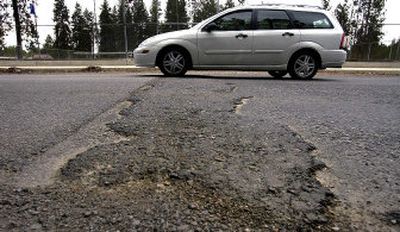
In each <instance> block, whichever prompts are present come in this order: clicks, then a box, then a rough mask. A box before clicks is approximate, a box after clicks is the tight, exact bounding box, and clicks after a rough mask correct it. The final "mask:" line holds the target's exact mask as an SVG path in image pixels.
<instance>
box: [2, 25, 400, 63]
mask: <svg viewBox="0 0 400 232" xmlns="http://www.w3.org/2000/svg"><path fill="white" fill-rule="evenodd" d="M194 25H195V23H189V24H187V23H162V24H151V23H150V24H145V25H144V24H126V36H125V33H124V32H125V25H123V24H112V25H103V27H102V30H103V31H100V30H99V29H97V32H96V33H94V31H96V30H95V28H93V29H92V28H89V29H88V31H89V32H90V33H88V34H91V35H93V34H95V35H96V36H95V38H93V36H91V38H90V36H89V37H88V38H86V39H85V40H86V41H85V43H84V45H82V44H81V45H80V48H76V49H56V48H54V46H52V45H53V44H46V43H45V40H44V39H45V38H46V36H47V35H50V36H52V37H53V40H54V35H53V33H54V32H53V29H54V25H38V27H37V28H38V32H39V35H40V36H41V38H39V39H40V40H39V41H40V45H39V46H37V44H36V45H35V46H33V47H32V46H31V48H30V49H25V50H24V54H23V56H24V60H99V59H126V58H128V59H129V58H132V51H133V50H134V49H135V48H136V47H137V46H138V45H139V44H140V43H141V42H142V41H143V40H145V39H147V38H149V37H151V36H154V35H157V34H160V33H165V32H170V31H176V30H182V29H186V28H190V27H192V26H194ZM385 27H386V28H385ZM389 29H390V30H389ZM383 31H388V32H389V33H390V34H391V35H392V37H393V38H392V40H391V38H390V37H389V33H388V34H387V35H384V36H383V38H384V40H382V41H381V42H371V43H360V44H353V45H352V46H351V49H350V50H349V56H348V60H350V61H384V62H385V61H400V24H390V25H386V26H384V30H383ZM393 31H397V33H398V34H399V35H396V33H392V32H393ZM11 33H12V32H11ZM395 36H397V37H396V38H394V37H395ZM104 41H106V42H104ZM72 47H74V45H72ZM75 47H76V46H75ZM15 57H16V51H15V46H13V44H11V46H8V47H6V49H4V50H3V51H0V59H10V60H12V59H15Z"/></svg>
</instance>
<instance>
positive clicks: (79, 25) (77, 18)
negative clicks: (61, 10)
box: [71, 3, 86, 51]
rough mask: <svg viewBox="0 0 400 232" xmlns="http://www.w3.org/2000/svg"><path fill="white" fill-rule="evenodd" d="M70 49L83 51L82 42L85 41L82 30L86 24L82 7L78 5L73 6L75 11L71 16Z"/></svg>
mask: <svg viewBox="0 0 400 232" xmlns="http://www.w3.org/2000/svg"><path fill="white" fill-rule="evenodd" d="M71 24H72V47H73V48H74V49H75V50H78V51H83V49H82V47H83V46H82V41H83V40H84V39H85V38H84V36H85V33H84V30H85V29H86V28H85V26H86V22H85V19H84V18H83V13H82V7H81V5H79V3H76V5H75V11H74V13H73V14H72V20H71Z"/></svg>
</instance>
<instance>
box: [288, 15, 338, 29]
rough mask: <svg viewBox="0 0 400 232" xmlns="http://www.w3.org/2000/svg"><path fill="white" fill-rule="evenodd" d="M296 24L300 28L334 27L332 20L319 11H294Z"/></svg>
mask: <svg viewBox="0 0 400 232" xmlns="http://www.w3.org/2000/svg"><path fill="white" fill-rule="evenodd" d="M292 15H293V17H294V25H295V27H296V28H300V29H327V28H333V25H332V23H331V21H330V20H329V19H328V17H326V15H325V14H322V13H318V12H302V11H292Z"/></svg>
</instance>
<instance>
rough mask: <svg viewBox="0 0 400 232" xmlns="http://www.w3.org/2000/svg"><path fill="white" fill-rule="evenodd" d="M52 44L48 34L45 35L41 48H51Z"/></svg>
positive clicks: (52, 41)
mask: <svg viewBox="0 0 400 232" xmlns="http://www.w3.org/2000/svg"><path fill="white" fill-rule="evenodd" d="M53 45H54V40H53V38H52V37H51V36H50V35H47V37H46V40H45V41H44V45H43V49H45V50H48V49H52V48H53Z"/></svg>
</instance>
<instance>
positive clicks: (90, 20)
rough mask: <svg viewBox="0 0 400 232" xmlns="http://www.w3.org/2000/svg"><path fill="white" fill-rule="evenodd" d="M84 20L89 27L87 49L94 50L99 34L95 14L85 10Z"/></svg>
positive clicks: (86, 41)
mask: <svg viewBox="0 0 400 232" xmlns="http://www.w3.org/2000/svg"><path fill="white" fill-rule="evenodd" d="M83 18H84V19H85V22H86V25H87V30H86V31H85V33H86V35H87V39H86V40H85V43H86V47H88V48H93V49H94V47H93V46H94V44H93V43H94V39H96V41H97V38H95V37H97V36H96V35H97V34H98V30H97V28H96V25H95V18H94V14H93V12H91V11H89V10H88V9H85V11H83ZM87 51H89V50H87Z"/></svg>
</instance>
